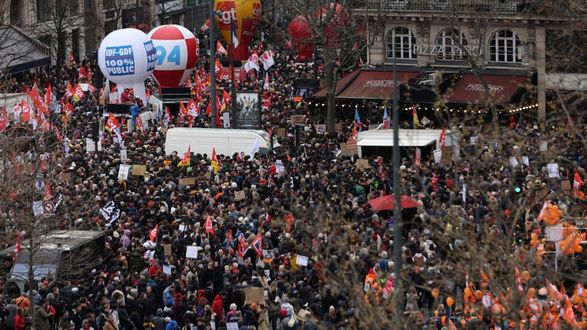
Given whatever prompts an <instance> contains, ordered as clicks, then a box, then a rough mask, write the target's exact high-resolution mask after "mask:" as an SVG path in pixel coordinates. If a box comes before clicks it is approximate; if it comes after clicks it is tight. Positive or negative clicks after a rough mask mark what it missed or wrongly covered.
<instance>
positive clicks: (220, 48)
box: [216, 40, 228, 56]
mask: <svg viewBox="0 0 587 330" xmlns="http://www.w3.org/2000/svg"><path fill="white" fill-rule="evenodd" d="M216 52H217V53H218V54H222V55H224V56H228V52H227V51H226V48H224V46H222V44H221V43H220V40H218V41H216Z"/></svg>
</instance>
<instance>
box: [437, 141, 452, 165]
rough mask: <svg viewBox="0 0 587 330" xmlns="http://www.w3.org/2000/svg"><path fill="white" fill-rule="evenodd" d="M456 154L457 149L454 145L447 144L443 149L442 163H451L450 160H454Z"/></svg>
mask: <svg viewBox="0 0 587 330" xmlns="http://www.w3.org/2000/svg"><path fill="white" fill-rule="evenodd" d="M454 154H455V149H454V147H452V146H445V147H444V149H442V155H441V158H440V163H441V164H442V165H444V166H447V165H450V162H451V161H452V160H453V158H454Z"/></svg>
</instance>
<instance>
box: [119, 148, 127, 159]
mask: <svg viewBox="0 0 587 330" xmlns="http://www.w3.org/2000/svg"><path fill="white" fill-rule="evenodd" d="M127 160H128V154H127V152H126V149H120V161H122V162H124V161H127Z"/></svg>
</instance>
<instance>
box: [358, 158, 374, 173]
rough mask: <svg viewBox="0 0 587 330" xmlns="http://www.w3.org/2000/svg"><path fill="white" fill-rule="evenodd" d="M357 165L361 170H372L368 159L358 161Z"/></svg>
mask: <svg viewBox="0 0 587 330" xmlns="http://www.w3.org/2000/svg"><path fill="white" fill-rule="evenodd" d="M356 165H357V168H358V169H359V170H368V169H370V168H371V165H369V160H367V159H357V164H356Z"/></svg>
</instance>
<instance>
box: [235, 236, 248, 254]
mask: <svg viewBox="0 0 587 330" xmlns="http://www.w3.org/2000/svg"><path fill="white" fill-rule="evenodd" d="M246 251H247V241H245V237H244V236H243V235H241V237H240V239H239V241H238V251H237V253H238V256H239V257H241V258H242V257H243V256H244V255H245V252H246Z"/></svg>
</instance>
